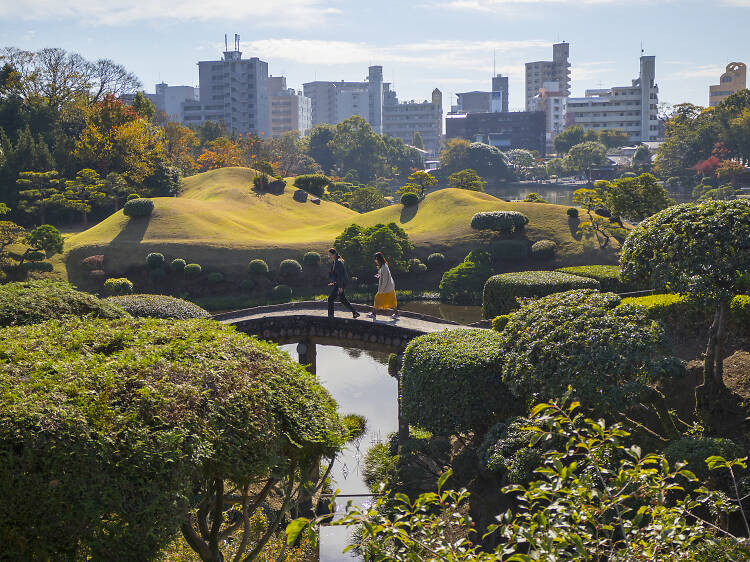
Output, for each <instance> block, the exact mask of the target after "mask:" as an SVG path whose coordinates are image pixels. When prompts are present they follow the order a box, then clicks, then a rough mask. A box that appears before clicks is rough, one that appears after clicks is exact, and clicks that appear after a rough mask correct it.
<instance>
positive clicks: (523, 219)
mask: <svg viewBox="0 0 750 562" xmlns="http://www.w3.org/2000/svg"><path fill="white" fill-rule="evenodd" d="M507 212H509V213H510V218H512V219H513V226H514V227H515V228H516V230H522V229H523V228H525V227H526V225H527V224H529V217H528V216H526V215H524V214H523V213H518V212H516V211H507Z"/></svg>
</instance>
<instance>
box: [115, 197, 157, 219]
mask: <svg viewBox="0 0 750 562" xmlns="http://www.w3.org/2000/svg"><path fill="white" fill-rule="evenodd" d="M122 212H123V213H124V214H125V216H128V217H130V218H138V217H147V216H149V215H151V213H153V212H154V202H153V201H152V200H151V199H143V198H140V197H139V198H138V199H131V200H130V201H128V202H127V203H125V205H124V206H123V208H122Z"/></svg>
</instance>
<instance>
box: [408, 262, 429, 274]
mask: <svg viewBox="0 0 750 562" xmlns="http://www.w3.org/2000/svg"><path fill="white" fill-rule="evenodd" d="M409 271H411V272H412V273H425V272H426V271H427V266H426V265H425V264H423V263H422V262H420V263H418V264H415V265H414V267H413V268H412V269H410V270H409Z"/></svg>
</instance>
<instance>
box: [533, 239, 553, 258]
mask: <svg viewBox="0 0 750 562" xmlns="http://www.w3.org/2000/svg"><path fill="white" fill-rule="evenodd" d="M556 249H557V243H556V242H555V241H554V240H539V241H538V242H534V243H533V244H532V245H531V257H532V258H534V259H537V260H551V259H553V258H554V257H555V250H556Z"/></svg>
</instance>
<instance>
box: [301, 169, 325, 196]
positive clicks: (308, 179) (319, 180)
mask: <svg viewBox="0 0 750 562" xmlns="http://www.w3.org/2000/svg"><path fill="white" fill-rule="evenodd" d="M329 183H331V179H330V178H329V177H328V176H324V175H323V174H303V175H301V176H297V177H296V178H294V187H298V188H300V189H301V190H303V191H306V192H307V193H311V194H312V195H315V196H317V197H322V196H323V193H325V189H326V186H327V185H328V184H329Z"/></svg>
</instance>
